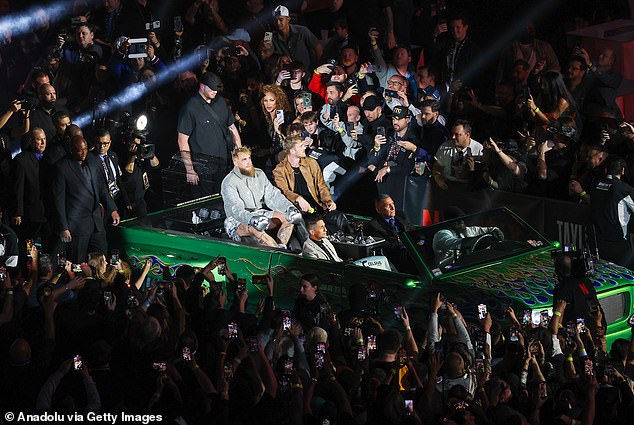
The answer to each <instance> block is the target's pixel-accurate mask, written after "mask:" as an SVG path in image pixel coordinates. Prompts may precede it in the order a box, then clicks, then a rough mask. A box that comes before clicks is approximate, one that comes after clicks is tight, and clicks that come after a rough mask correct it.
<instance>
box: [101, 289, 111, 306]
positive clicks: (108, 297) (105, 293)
mask: <svg viewBox="0 0 634 425" xmlns="http://www.w3.org/2000/svg"><path fill="white" fill-rule="evenodd" d="M110 301H112V292H110V291H103V302H104V303H105V304H108V303H109V302H110Z"/></svg>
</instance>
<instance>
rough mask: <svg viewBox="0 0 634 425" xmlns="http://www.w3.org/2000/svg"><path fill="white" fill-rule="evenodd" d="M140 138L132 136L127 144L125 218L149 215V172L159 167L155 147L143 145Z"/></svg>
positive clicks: (122, 176) (122, 181)
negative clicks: (147, 197)
mask: <svg viewBox="0 0 634 425" xmlns="http://www.w3.org/2000/svg"><path fill="white" fill-rule="evenodd" d="M141 141H142V139H141V138H140V137H136V136H131V137H130V140H129V141H128V142H127V148H128V150H127V155H128V157H127V159H126V162H125V166H124V167H123V173H122V175H121V186H122V189H123V191H124V193H125V195H126V197H125V199H123V201H124V202H125V204H126V205H125V209H123V208H122V209H121V210H122V211H124V213H123V215H124V217H125V218H131V217H144V216H145V215H147V205H146V203H145V192H146V191H147V190H148V188H149V187H150V183H149V180H148V175H147V173H148V171H149V170H151V169H153V168H156V167H158V166H159V160H158V157H157V156H156V155H155V154H154V152H153V150H154V149H153V147H154V145H145V144H141Z"/></svg>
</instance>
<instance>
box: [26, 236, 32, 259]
mask: <svg viewBox="0 0 634 425" xmlns="http://www.w3.org/2000/svg"><path fill="white" fill-rule="evenodd" d="M32 249H33V239H27V240H26V255H27V256H29V257H30V256H31V250H32Z"/></svg>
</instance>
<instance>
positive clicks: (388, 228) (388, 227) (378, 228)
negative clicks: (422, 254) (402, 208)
mask: <svg viewBox="0 0 634 425" xmlns="http://www.w3.org/2000/svg"><path fill="white" fill-rule="evenodd" d="M374 209H375V210H376V213H377V216H375V217H374V218H373V219H372V220H371V221H370V222H369V223H368V224H367V226H366V229H365V232H366V234H368V235H370V236H377V237H380V238H383V239H385V245H384V247H383V253H384V254H385V256H386V257H387V258H388V260H390V262H391V263H392V264H393V265H394V266H395V267H396V269H397V270H398V271H399V272H401V273H412V274H417V273H418V271H417V270H416V267H415V266H414V263H413V261H412V260H411V259H410V258H409V255H408V254H407V251H406V250H405V246H404V245H403V242H402V241H401V237H400V233H401V232H406V231H408V230H410V229H411V228H412V225H411V224H410V223H409V221H407V219H406V218H405V217H404V216H402V215H401V214H400V213H397V212H396V206H395V205H394V200H393V199H392V198H391V197H390V195H386V194H379V195H378V196H377V197H376V199H375V200H374Z"/></svg>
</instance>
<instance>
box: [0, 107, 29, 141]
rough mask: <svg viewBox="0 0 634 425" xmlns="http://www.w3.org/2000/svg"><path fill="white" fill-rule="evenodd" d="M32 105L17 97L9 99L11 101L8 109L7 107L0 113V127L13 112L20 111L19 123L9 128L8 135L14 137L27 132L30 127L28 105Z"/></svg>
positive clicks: (0, 127)
mask: <svg viewBox="0 0 634 425" xmlns="http://www.w3.org/2000/svg"><path fill="white" fill-rule="evenodd" d="M27 106H28V107H27ZM32 106H33V105H32V104H29V103H28V102H26V101H20V100H17V99H16V100H13V101H11V103H10V104H9V109H7V111H6V112H5V113H4V114H2V115H0V129H2V128H3V127H4V126H5V125H6V123H7V122H8V121H9V119H11V117H12V116H13V114H15V113H16V112H20V118H21V119H20V121H21V122H20V125H19V126H18V127H13V128H12V129H11V131H10V136H11V138H12V139H16V138H18V137H20V136H22V135H24V134H26V133H28V132H29V130H30V127H31V119H30V116H31V109H30V107H32Z"/></svg>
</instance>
